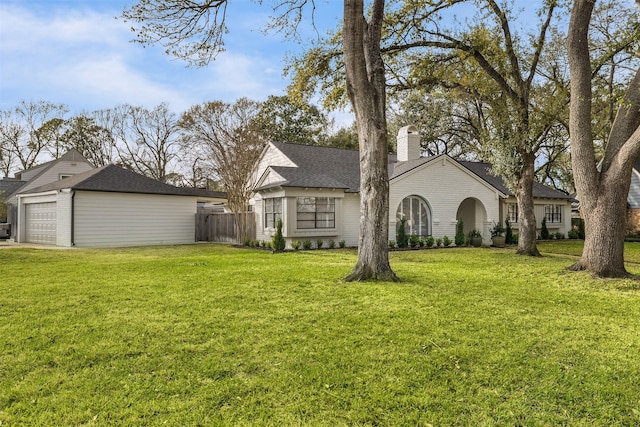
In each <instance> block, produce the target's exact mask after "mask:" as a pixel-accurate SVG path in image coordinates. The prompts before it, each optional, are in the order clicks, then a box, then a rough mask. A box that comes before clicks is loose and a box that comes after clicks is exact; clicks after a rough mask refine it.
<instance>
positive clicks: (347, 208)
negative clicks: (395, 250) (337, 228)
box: [339, 193, 391, 246]
mask: <svg viewBox="0 0 640 427" xmlns="http://www.w3.org/2000/svg"><path fill="white" fill-rule="evenodd" d="M359 237H360V193H357V194H354V193H349V194H346V195H345V197H344V199H343V200H342V236H341V238H340V239H339V240H342V239H344V241H345V242H346V244H347V246H358V238H359ZM390 239H391V238H390Z"/></svg>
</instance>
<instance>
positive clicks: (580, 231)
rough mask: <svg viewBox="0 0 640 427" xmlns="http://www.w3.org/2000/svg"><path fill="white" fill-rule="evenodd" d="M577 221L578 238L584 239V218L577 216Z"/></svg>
mask: <svg viewBox="0 0 640 427" xmlns="http://www.w3.org/2000/svg"><path fill="white" fill-rule="evenodd" d="M579 219H580V221H578V239H582V240H584V219H582V218H579Z"/></svg>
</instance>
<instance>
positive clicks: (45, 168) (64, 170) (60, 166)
mask: <svg viewBox="0 0 640 427" xmlns="http://www.w3.org/2000/svg"><path fill="white" fill-rule="evenodd" d="M94 168H95V166H94V165H92V164H91V163H90V162H89V161H88V160H87V159H85V158H84V156H83V155H82V154H80V152H79V151H78V150H75V149H71V150H69V151H68V152H66V153H65V154H64V155H62V156H61V157H59V158H58V159H55V160H51V161H50V162H47V163H43V164H40V165H37V166H34V167H32V168H30V169H26V170H23V171H21V172H18V173H16V175H15V177H14V178H9V177H4V178H3V179H2V180H0V197H2V198H3V199H4V201H5V203H7V204H8V219H7V221H8V222H9V223H11V225H12V237H14V238H15V231H16V229H17V226H18V218H17V216H16V215H17V204H18V194H19V193H22V192H25V191H28V190H30V189H32V188H36V187H39V186H41V185H45V184H49V183H51V182H55V181H59V180H61V179H64V178H68V177H71V176H74V175H76V174H79V173H82V172H86V171H89V170H91V169H94Z"/></svg>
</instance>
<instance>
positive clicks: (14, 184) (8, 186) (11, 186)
mask: <svg viewBox="0 0 640 427" xmlns="http://www.w3.org/2000/svg"><path fill="white" fill-rule="evenodd" d="M26 183H27V181H21V180H19V179H17V178H8V177H4V178H2V179H1V180H0V197H2V198H8V197H9V195H11V194H13V193H14V192H15V191H16V190H17V189H18V188H20V187H22V186H23V185H25V184H26Z"/></svg>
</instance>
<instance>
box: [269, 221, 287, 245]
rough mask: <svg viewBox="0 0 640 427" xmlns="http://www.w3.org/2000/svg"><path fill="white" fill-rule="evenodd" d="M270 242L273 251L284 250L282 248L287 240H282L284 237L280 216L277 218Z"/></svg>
mask: <svg viewBox="0 0 640 427" xmlns="http://www.w3.org/2000/svg"><path fill="white" fill-rule="evenodd" d="M271 244H272V246H273V250H274V251H275V252H284V248H285V246H287V242H286V241H285V240H284V237H282V220H281V219H280V218H278V222H277V223H276V234H274V235H273V240H272V241H271Z"/></svg>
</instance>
